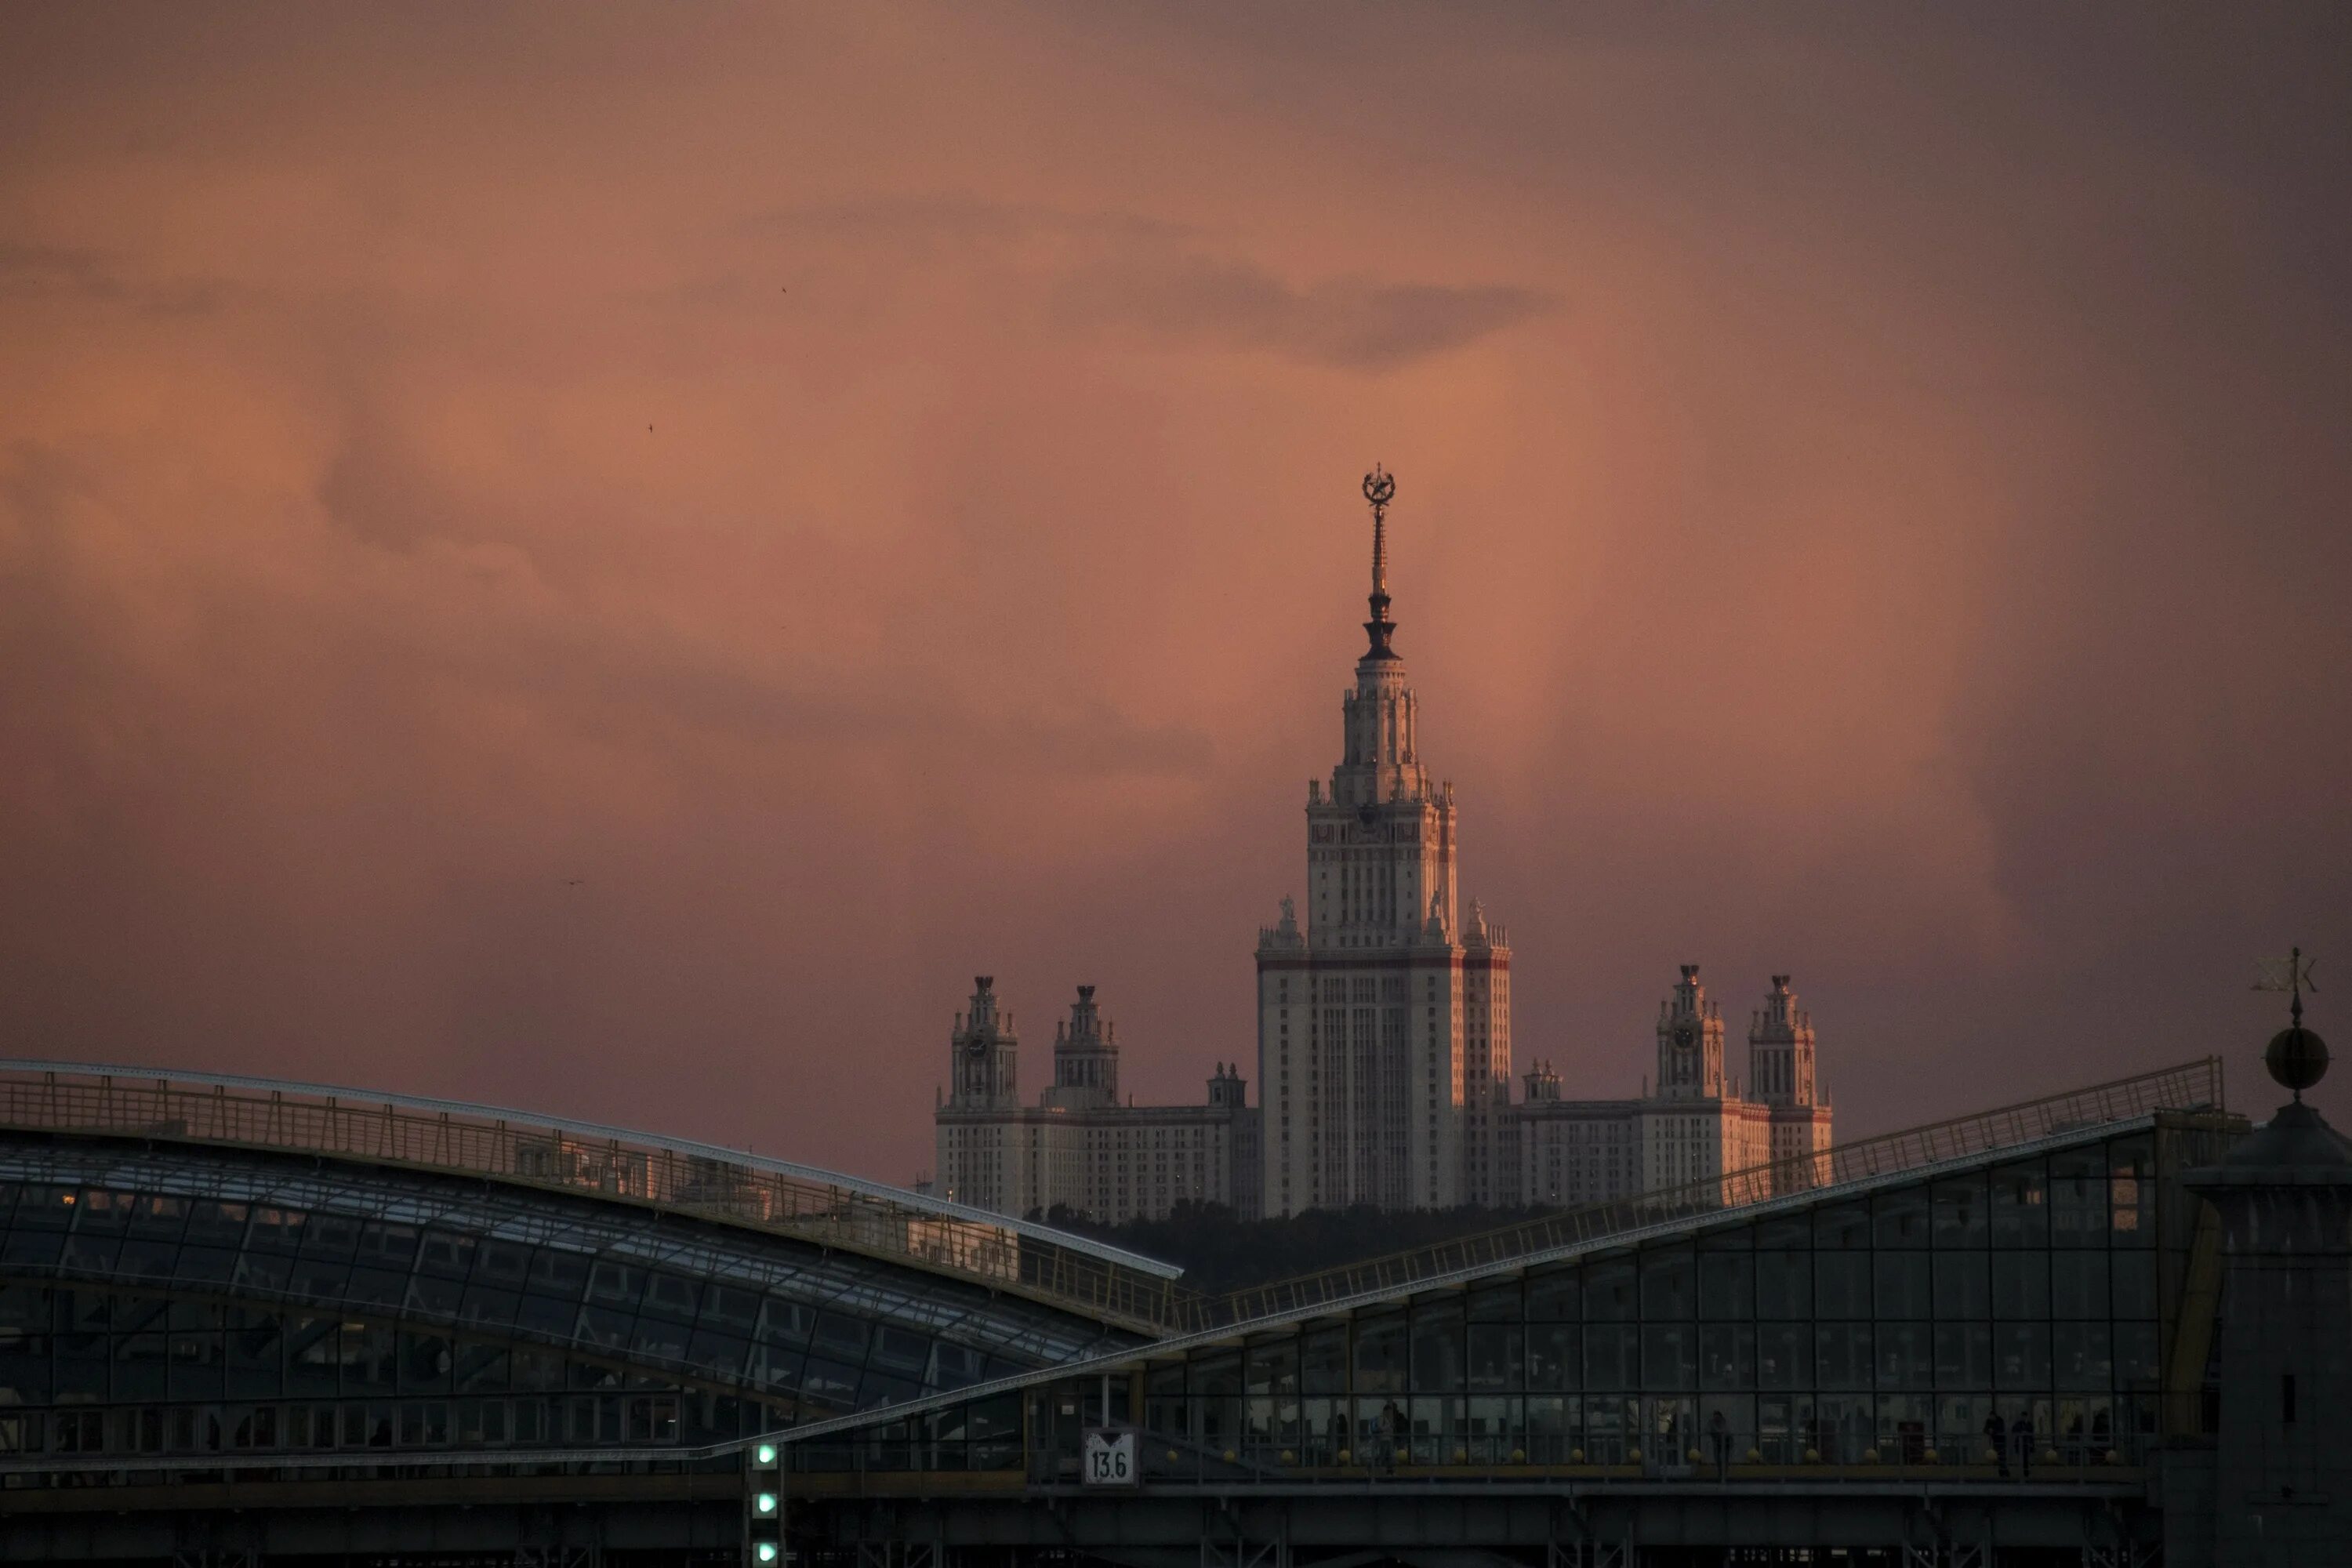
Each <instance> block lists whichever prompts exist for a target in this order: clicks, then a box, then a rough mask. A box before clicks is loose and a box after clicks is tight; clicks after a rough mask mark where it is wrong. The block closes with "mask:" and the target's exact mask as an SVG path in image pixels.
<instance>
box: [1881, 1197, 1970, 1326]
mask: <svg viewBox="0 0 2352 1568" xmlns="http://www.w3.org/2000/svg"><path fill="white" fill-rule="evenodd" d="M1924 1234H1925V1220H1924V1216H1923V1219H1922V1235H1923V1237H1924ZM1952 1256H1953V1257H1957V1256H1958V1255H1957V1254H1955V1255H1952ZM1927 1262H1928V1258H1927V1254H1926V1253H1925V1252H1882V1253H1879V1254H1878V1255H1877V1256H1876V1257H1875V1258H1874V1259H1873V1260H1872V1263H1873V1269H1874V1273H1875V1274H1876V1275H1877V1279H1878V1290H1877V1304H1878V1316H1880V1317H1882V1318H1925V1317H1927V1316H1928V1315H1929V1313H1930V1312H1931V1311H1932V1310H1933V1309H1932V1308H1931V1307H1930V1306H1929V1305H1928V1301H1929V1294H1928V1290H1927Z"/></svg>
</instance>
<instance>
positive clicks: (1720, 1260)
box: [1698, 1252, 1756, 1322]
mask: <svg viewBox="0 0 2352 1568" xmlns="http://www.w3.org/2000/svg"><path fill="white" fill-rule="evenodd" d="M1755 1310H1756V1258H1755V1255H1754V1254H1753V1253H1748V1252H1702V1253H1700V1254H1699V1257H1698V1315H1699V1316H1700V1317H1701V1318H1704V1319H1707V1320H1709V1321H1715V1322H1722V1321H1727V1320H1744V1319H1747V1318H1749V1317H1752V1316H1753V1315H1754V1314H1755Z"/></svg>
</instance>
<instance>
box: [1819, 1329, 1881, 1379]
mask: <svg viewBox="0 0 2352 1568" xmlns="http://www.w3.org/2000/svg"><path fill="white" fill-rule="evenodd" d="M1813 1352H1814V1355H1815V1358H1816V1362H1817V1372H1818V1376H1819V1379H1820V1384H1819V1385H1820V1386H1821V1387H1822V1388H1868V1387H1869V1386H1870V1385H1871V1355H1870V1325H1869V1324H1868V1323H1822V1324H1819V1325H1817V1326H1816V1327H1815V1329H1814V1331H1813Z"/></svg>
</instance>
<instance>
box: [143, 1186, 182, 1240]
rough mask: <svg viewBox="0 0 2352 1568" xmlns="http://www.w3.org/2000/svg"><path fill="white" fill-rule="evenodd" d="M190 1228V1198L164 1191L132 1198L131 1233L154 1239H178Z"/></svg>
mask: <svg viewBox="0 0 2352 1568" xmlns="http://www.w3.org/2000/svg"><path fill="white" fill-rule="evenodd" d="M187 1228H188V1200H187V1199H185V1198H180V1197H172V1196H169V1195H167V1194H162V1193H150V1194H142V1195H140V1196H137V1197H135V1198H133V1199H132V1201H131V1235H133V1236H143V1237H147V1238H149V1239H150V1240H153V1241H177V1240H179V1239H180V1237H181V1235H182V1233H183V1232H184V1231H185V1230H186V1229H187Z"/></svg>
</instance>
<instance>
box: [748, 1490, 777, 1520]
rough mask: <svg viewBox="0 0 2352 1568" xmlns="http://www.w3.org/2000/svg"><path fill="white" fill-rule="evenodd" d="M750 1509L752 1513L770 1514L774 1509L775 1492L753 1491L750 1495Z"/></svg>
mask: <svg viewBox="0 0 2352 1568" xmlns="http://www.w3.org/2000/svg"><path fill="white" fill-rule="evenodd" d="M751 1511H752V1512H753V1513H756V1514H761V1515H766V1514H771V1513H773V1512H775V1511H776V1494H775V1493H773V1492H755V1493H753V1494H752V1497H751Z"/></svg>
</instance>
